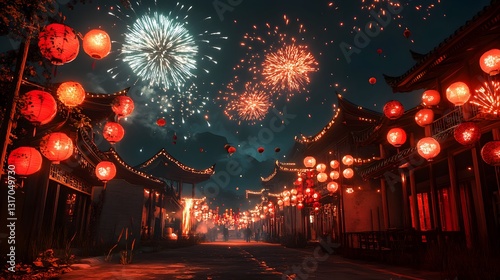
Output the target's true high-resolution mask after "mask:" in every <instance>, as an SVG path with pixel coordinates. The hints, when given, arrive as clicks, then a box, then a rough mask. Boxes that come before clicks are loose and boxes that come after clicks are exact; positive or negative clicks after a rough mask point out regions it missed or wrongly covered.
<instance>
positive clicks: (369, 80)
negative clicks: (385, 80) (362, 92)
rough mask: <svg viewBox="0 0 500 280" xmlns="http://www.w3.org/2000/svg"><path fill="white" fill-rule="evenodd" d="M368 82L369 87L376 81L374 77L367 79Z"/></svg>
mask: <svg viewBox="0 0 500 280" xmlns="http://www.w3.org/2000/svg"><path fill="white" fill-rule="evenodd" d="M368 82H369V83H370V85H374V84H376V83H377V79H376V78H375V77H371V78H370V79H368Z"/></svg>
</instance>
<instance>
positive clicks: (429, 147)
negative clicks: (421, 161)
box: [417, 137, 441, 161]
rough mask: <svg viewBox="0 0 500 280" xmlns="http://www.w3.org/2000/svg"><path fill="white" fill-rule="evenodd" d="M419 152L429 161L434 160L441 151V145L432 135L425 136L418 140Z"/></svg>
mask: <svg viewBox="0 0 500 280" xmlns="http://www.w3.org/2000/svg"><path fill="white" fill-rule="evenodd" d="M417 151H418V154H419V155H420V156H421V157H423V158H425V159H426V160H428V161H432V159H434V158H435V157H436V156H437V155H438V154H439V152H441V146H440V145H439V142H438V141H437V140H436V139H434V138H432V137H425V138H422V139H420V140H419V141H418V143H417Z"/></svg>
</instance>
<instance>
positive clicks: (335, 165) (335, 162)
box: [330, 160, 340, 169]
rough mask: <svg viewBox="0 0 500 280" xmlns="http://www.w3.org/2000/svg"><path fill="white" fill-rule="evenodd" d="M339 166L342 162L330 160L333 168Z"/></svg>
mask: <svg viewBox="0 0 500 280" xmlns="http://www.w3.org/2000/svg"><path fill="white" fill-rule="evenodd" d="M339 166H340V163H339V162H338V161H337V160H332V161H330V167H331V168H333V169H335V168H339Z"/></svg>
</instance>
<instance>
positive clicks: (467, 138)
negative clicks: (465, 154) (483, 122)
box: [453, 122, 481, 146]
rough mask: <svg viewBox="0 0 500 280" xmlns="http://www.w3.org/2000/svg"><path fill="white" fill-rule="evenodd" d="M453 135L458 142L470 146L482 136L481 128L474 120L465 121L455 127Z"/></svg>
mask: <svg viewBox="0 0 500 280" xmlns="http://www.w3.org/2000/svg"><path fill="white" fill-rule="evenodd" d="M453 136H454V137H455V140H457V142H458V143H460V144H462V145H464V146H469V145H472V144H474V143H476V142H477V141H479V139H480V138H481V129H480V128H479V126H478V125H477V124H475V123H473V122H464V123H461V124H459V125H458V126H457V127H455V130H454V132H453Z"/></svg>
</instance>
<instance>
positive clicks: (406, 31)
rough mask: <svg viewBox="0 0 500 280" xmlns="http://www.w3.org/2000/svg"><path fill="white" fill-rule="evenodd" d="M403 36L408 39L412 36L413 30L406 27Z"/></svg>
mask: <svg viewBox="0 0 500 280" xmlns="http://www.w3.org/2000/svg"><path fill="white" fill-rule="evenodd" d="M403 36H405V38H406V39H408V38H410V36H411V31H410V30H409V29H405V31H403Z"/></svg>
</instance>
